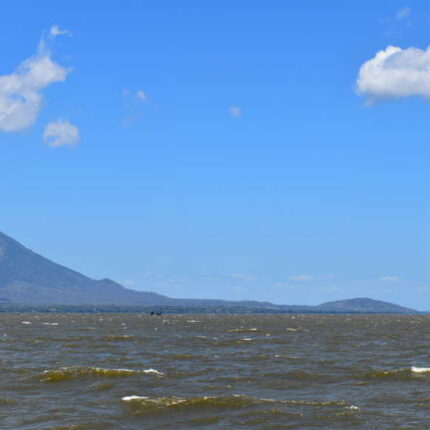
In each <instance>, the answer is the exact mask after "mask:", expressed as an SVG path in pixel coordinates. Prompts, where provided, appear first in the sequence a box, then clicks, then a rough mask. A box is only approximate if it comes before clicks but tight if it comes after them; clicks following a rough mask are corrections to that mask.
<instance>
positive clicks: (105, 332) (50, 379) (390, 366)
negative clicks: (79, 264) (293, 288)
mask: <svg viewBox="0 0 430 430" xmlns="http://www.w3.org/2000/svg"><path fill="white" fill-rule="evenodd" d="M429 352H430V316H398V315H392V316H340V315H339V316H330V315H258V316H257V315H246V316H243V315H227V316H226V315H165V316H160V317H151V316H147V315H129V314H61V315H55V314H1V315H0V381H1V383H0V428H1V429H14V430H18V429H26V430H27V429H38V430H39V429H58V430H60V429H62V430H66V429H70V430H72V429H74V430H78V429H82V430H84V429H85V430H86V429H88V430H92V429H94V430H97V429H103V430H106V429H115V430H117V429H127V430H133V429H139V430H141V429H265V430H266V429H313V428H322V429H350V428H357V429H366V430H367V429H390V430H391V429H423V428H429V424H428V423H429V418H428V417H429V408H430V354H429Z"/></svg>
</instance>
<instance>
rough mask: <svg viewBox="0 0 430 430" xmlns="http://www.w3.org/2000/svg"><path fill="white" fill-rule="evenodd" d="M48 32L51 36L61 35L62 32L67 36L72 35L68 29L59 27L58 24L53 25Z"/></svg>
mask: <svg viewBox="0 0 430 430" xmlns="http://www.w3.org/2000/svg"><path fill="white" fill-rule="evenodd" d="M49 34H50V35H51V36H53V37H57V36H61V35H63V34H65V35H67V36H71V35H72V33H70V31H69V30H63V29H61V28H60V27H58V25H53V26H52V27H51V28H50V30H49Z"/></svg>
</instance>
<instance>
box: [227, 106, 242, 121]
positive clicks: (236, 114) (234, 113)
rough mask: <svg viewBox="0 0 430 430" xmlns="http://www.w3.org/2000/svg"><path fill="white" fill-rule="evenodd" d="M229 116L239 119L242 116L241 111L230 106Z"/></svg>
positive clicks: (236, 107)
mask: <svg viewBox="0 0 430 430" xmlns="http://www.w3.org/2000/svg"><path fill="white" fill-rule="evenodd" d="M228 112H229V114H230V116H231V117H233V118H239V117H240V116H241V115H242V110H241V109H240V107H238V106H230V109H229V111H228Z"/></svg>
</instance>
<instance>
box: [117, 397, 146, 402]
mask: <svg viewBox="0 0 430 430" xmlns="http://www.w3.org/2000/svg"><path fill="white" fill-rule="evenodd" d="M145 399H149V397H146V396H124V397H123V398H122V399H121V400H123V401H124V402H131V401H132V400H145Z"/></svg>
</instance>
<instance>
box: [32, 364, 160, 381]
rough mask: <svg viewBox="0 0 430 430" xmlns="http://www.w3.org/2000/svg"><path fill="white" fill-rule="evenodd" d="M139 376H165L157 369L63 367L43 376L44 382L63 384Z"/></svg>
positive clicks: (46, 371)
mask: <svg viewBox="0 0 430 430" xmlns="http://www.w3.org/2000/svg"><path fill="white" fill-rule="evenodd" d="M138 374H150V375H156V376H164V373H162V372H160V371H158V370H156V369H143V370H132V369H106V368H103V367H61V368H59V369H55V370H45V371H44V372H43V374H42V376H41V379H40V380H41V381H42V382H61V381H67V380H73V379H78V378H82V377H90V376H93V377H94V376H95V377H105V378H115V377H125V376H132V375H138Z"/></svg>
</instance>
